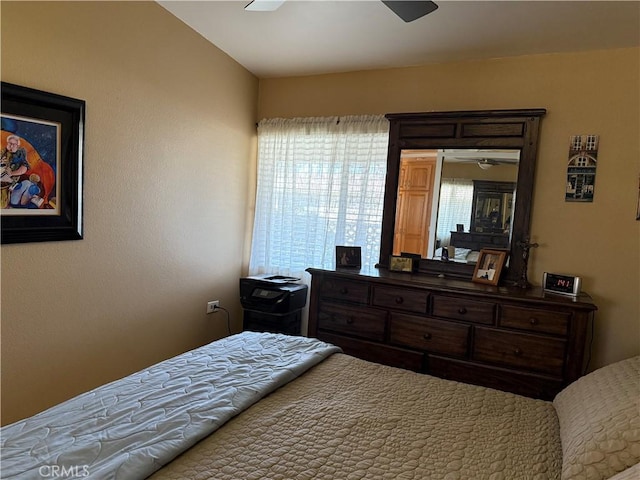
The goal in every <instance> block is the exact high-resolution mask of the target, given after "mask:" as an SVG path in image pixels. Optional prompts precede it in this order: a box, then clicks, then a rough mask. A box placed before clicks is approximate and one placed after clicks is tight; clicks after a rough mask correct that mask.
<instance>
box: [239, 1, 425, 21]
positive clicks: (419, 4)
mask: <svg viewBox="0 0 640 480" xmlns="http://www.w3.org/2000/svg"><path fill="white" fill-rule="evenodd" d="M285 1H286V0H252V1H251V2H249V4H248V5H247V6H245V7H244V8H245V10H249V11H253V12H272V11H274V10H277V9H278V8H279V7H280V5H282V4H283V3H284V2H285ZM381 1H382V3H384V4H385V5H386V6H387V7H389V8H390V9H391V11H393V13H395V14H396V15H398V16H399V17H400V18H401V19H402V20H404V21H405V22H413V21H414V20H417V19H418V18H420V17H424V16H425V15H427V14H428V13H431V12H433V11H434V10H436V9H437V8H438V5H436V4H435V3H434V2H429V1H421V0H409V1H399V0H386V1H385V0H381Z"/></svg>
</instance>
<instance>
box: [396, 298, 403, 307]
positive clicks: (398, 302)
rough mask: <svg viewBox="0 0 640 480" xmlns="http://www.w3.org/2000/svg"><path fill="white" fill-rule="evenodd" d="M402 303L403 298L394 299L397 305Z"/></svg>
mask: <svg viewBox="0 0 640 480" xmlns="http://www.w3.org/2000/svg"><path fill="white" fill-rule="evenodd" d="M402 302H404V298H402V297H396V303H397V304H398V305H400V304H401V303H402Z"/></svg>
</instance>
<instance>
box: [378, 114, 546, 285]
mask: <svg viewBox="0 0 640 480" xmlns="http://www.w3.org/2000/svg"><path fill="white" fill-rule="evenodd" d="M546 113H547V111H546V109H543V108H537V109H514V110H474V111H459V112H456V111H454V112H422V113H389V114H387V115H385V117H386V118H387V119H388V120H389V151H388V156H387V178H386V183H385V193H384V211H383V214H382V235H381V242H380V261H379V263H378V265H377V267H382V268H388V267H389V256H390V255H391V253H392V251H393V238H394V226H395V217H396V206H397V205H396V203H397V193H398V179H399V173H400V155H401V152H402V150H405V149H410V150H421V149H430V150H435V149H442V148H487V149H519V150H520V164H519V168H518V180H517V183H516V202H515V207H514V214H513V230H512V232H511V248H510V260H509V267H508V268H507V269H506V270H505V271H504V274H503V276H502V280H503V282H507V283H514V284H515V283H516V282H517V281H518V279H519V278H520V276H521V274H522V272H523V269H524V266H525V259H524V258H523V249H522V247H521V246H520V245H519V242H522V241H525V240H526V239H527V238H529V226H530V221H531V204H532V200H533V182H534V174H535V164H536V155H537V149H538V136H539V129H540V119H541V117H542V116H543V115H545V114H546ZM473 269H474V265H467V264H463V263H457V262H441V261H439V260H431V259H425V258H423V259H421V260H420V264H419V267H418V271H419V272H422V273H432V274H436V275H439V274H444V275H445V276H446V277H453V278H461V279H468V280H469V281H471V278H472V277H473Z"/></svg>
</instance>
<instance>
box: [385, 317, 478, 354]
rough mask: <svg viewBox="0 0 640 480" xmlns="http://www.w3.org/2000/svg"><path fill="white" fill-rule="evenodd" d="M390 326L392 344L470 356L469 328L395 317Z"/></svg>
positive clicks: (438, 321)
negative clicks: (468, 353)
mask: <svg viewBox="0 0 640 480" xmlns="http://www.w3.org/2000/svg"><path fill="white" fill-rule="evenodd" d="M389 325H390V327H389V331H390V340H391V343H393V344H396V345H400V346H405V347H411V348H417V349H419V350H425V351H428V352H435V353H440V354H443V355H451V356H454V357H465V356H466V355H467V350H468V348H469V331H470V329H471V326H469V325H461V324H457V323H453V322H443V321H442V320H434V319H431V318H423V317H414V316H411V315H402V314H395V313H392V314H391V322H390V324H389Z"/></svg>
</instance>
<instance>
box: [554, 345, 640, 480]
mask: <svg viewBox="0 0 640 480" xmlns="http://www.w3.org/2000/svg"><path fill="white" fill-rule="evenodd" d="M553 406H554V407H555V409H556V413H557V415H558V420H559V422H560V440H561V441H562V480H570V479H571V480H582V479H585V480H600V479H607V478H610V477H612V476H613V475H615V474H617V473H619V472H622V471H624V470H626V469H627V468H629V467H631V466H633V465H635V464H636V463H638V462H640V356H637V357H634V358H630V359H628V360H623V361H621V362H617V363H614V364H611V365H607V366H606V367H603V368H600V369H598V370H596V371H594V372H591V373H590V374H588V375H586V376H584V377H582V378H579V379H578V380H576V381H575V382H573V383H572V384H571V385H569V386H568V387H566V388H565V389H564V390H562V391H561V392H560V393H558V395H556V397H555V399H554V400H553Z"/></svg>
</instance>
